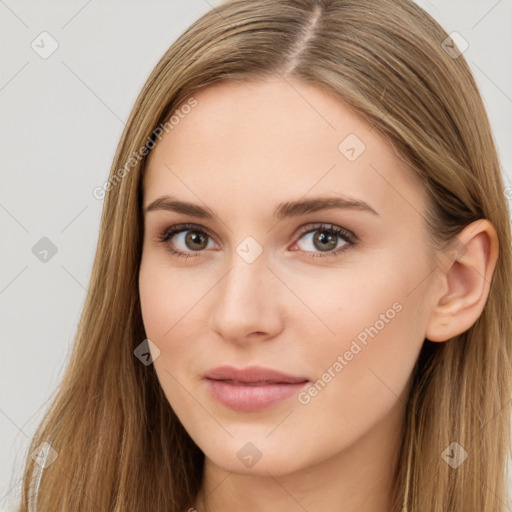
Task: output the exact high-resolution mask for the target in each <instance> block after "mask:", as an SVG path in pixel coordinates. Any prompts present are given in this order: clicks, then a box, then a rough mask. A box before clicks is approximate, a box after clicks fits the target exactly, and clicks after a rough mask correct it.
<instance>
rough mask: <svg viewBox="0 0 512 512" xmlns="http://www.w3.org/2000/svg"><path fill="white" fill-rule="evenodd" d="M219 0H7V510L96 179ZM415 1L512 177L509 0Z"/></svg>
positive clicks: (0, 370)
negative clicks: (464, 79) (440, 33)
mask: <svg viewBox="0 0 512 512" xmlns="http://www.w3.org/2000/svg"><path fill="white" fill-rule="evenodd" d="M218 3H219V2H214V1H211V0H210V1H209V2H207V1H206V0H193V1H192V0H187V1H186V2H185V1H177V0H172V1H170V0H167V1H157V0H151V1H142V0H139V1H134V0H130V1H126V0H123V1H121V0H103V1H99V0H89V1H84V0H73V1H66V2H64V1H60V2H55V1H50V0H46V1H38V2H36V1H35V0H33V1H28V0H17V1H16V0H6V1H3V0H0V15H1V18H0V23H1V29H0V37H1V43H2V44H1V52H2V54H1V63H2V65H1V69H0V73H1V76H0V102H1V107H2V112H1V120H2V122H1V127H0V129H1V136H0V151H1V155H2V173H1V186H0V222H1V233H2V265H1V274H0V306H1V310H0V315H1V318H0V322H1V323H0V325H1V327H2V332H1V339H0V347H1V348H0V460H1V468H0V511H4V512H5V511H10V510H12V504H11V503H12V500H13V498H14V497H15V495H16V493H17V491H18V484H19V477H20V476H21V468H22V465H23V457H24V454H25V450H26V449H27V446H28V441H29V438H30V437H31V436H32V435H33V433H34V432H35V428H36V426H37V424H38V422H39V421H40V420H41V418H42V415H43V412H44V410H45V408H46V406H47V403H46V401H47V400H48V399H49V397H50V395H51V393H53V391H54V390H55V388H56V386H57V384H58V383H59V381H60V379H61V377H62V375H63V370H64V366H65V363H66V361H67V359H68V357H69V354H70V349H71V346H72V343H73V339H74V334H75V331H76V327H77V322H78V318H79V315H80V312H81V309H82V307H83V304H84V299H85V297H86V289H87V286H88V280H89V275H90V271H91V267H92V261H93V256H94V252H95V247H96V240H97V236H98V230H99V220H100V215H101V209H102V205H103V203H102V201H100V200H97V199H95V198H94V197H93V195H92V190H93V189H94V187H96V186H101V185H102V184H103V183H104V182H105V181H106V179H107V178H108V172H109V169H110V165H111V162H112V158H113V156H114V152H115V149H116V145H117V142H118V140H119V138H120V135H121V131H122V128H123V124H124V121H125V120H126V119H127V118H128V114H129V112H130V109H131V107H132V105H133V102H134V101H135V98H136V96H137V94H138V93H139V91H140V89H141V87H142V85H143V83H144V82H145V80H146V78H147V76H148V75H149V73H150V72H151V70H152V69H153V67H154V66H155V64H156V63H157V61H158V59H159V58H160V57H161V55H162V54H163V53H164V52H165V50H166V49H167V48H168V47H169V46H170V45H171V43H172V42H173V41H174V40H175V39H176V38H177V37H178V36H179V35H180V34H181V32H182V31H183V30H184V29H185V28H186V27H187V26H189V25H190V24H191V23H192V22H193V21H194V20H196V19H197V18H198V17H199V16H200V15H202V14H203V13H205V12H206V11H208V10H209V9H210V8H211V7H214V6H215V5H217V4H218ZM417 3H418V4H419V5H421V6H422V7H423V8H424V9H426V10H427V11H428V12H429V13H430V14H431V15H432V16H433V17H434V18H436V19H437V20H438V21H439V22H440V23H441V25H442V26H443V27H444V28H445V30H446V31H447V32H448V33H450V32H452V31H457V32H458V33H460V34H461V35H462V36H463V37H464V39H465V40H466V41H467V42H468V43H469V47H468V49H467V50H466V51H465V52H464V56H465V57H466V59H467V60H468V62H469V64H470V66H471V69H472V70H473V73H474V76H475V78H476V81H477V82H478V85H479V87H480V90H481V92H482V94H483V97H484V101H485V105H486V107H487V110H488V113H489V116H490V119H491V122H492V125H493V129H494V134H495V138H496V141H497V144H498V149H499V152H500V157H501V159H502V165H503V169H504V173H505V179H506V185H507V186H510V185H511V181H512V180H511V177H512V170H511V169H512V165H511V164H512V145H511V143H510V141H511V140H512V139H511V131H512V130H511V127H512V66H511V61H510V49H511V48H512V30H511V29H512V27H511V25H512V0H499V1H495V0H492V1H487V0H478V1H467V0H444V1H443V0H431V1H419V0H418V2H417ZM43 31H47V32H48V33H49V34H51V36H52V37H53V38H54V39H55V40H56V41H57V43H58V45H59V46H58V48H57V50H56V51H55V52H54V53H53V54H52V55H51V56H49V57H48V58H46V59H43V58H41V57H40V56H39V54H38V53H36V51H34V50H33V49H32V47H31V44H32V41H34V40H35V41H36V43H37V44H39V47H41V46H42V44H43V43H41V42H40V40H41V37H39V35H40V34H41V32H43ZM42 37H44V36H42ZM36 43H34V44H36ZM44 45H45V49H48V48H50V46H49V45H50V40H49V39H46V40H45V43H44ZM40 51H42V48H41V49H40ZM510 190H512V188H511V189H509V191H510ZM510 195H512V194H509V197H510ZM42 237H48V238H49V239H50V240H51V241H52V242H53V243H54V244H55V245H56V247H57V249H58V252H57V253H56V254H55V255H54V256H53V257H52V258H49V260H48V261H47V262H46V263H43V262H42V261H40V260H39V259H38V258H36V256H35V255H34V254H33V252H32V247H33V246H34V245H35V244H36V243H37V242H38V241H39V240H40V239H41V238H42Z"/></svg>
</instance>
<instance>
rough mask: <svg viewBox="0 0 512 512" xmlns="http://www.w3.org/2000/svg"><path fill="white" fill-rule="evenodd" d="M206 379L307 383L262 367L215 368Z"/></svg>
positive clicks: (303, 379) (303, 378)
mask: <svg viewBox="0 0 512 512" xmlns="http://www.w3.org/2000/svg"><path fill="white" fill-rule="evenodd" d="M205 378H206V379H213V380H233V381H237V382H276V383H277V382H282V383H287V384H295V383H298V382H306V381H307V380H308V379H307V378H306V377H296V376H294V375H289V374H286V373H283V372H280V371H278V370H273V369H272V368H264V367H262V366H247V367H246V368H240V369H239V368H234V367H233V366H218V367H217V368H213V369H212V370H210V371H209V372H208V373H207V374H206V375H205Z"/></svg>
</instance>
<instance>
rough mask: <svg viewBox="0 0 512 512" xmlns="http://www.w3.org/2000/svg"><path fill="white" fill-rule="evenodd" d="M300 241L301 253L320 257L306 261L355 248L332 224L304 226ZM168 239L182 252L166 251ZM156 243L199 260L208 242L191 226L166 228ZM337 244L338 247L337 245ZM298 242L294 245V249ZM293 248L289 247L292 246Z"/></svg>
mask: <svg viewBox="0 0 512 512" xmlns="http://www.w3.org/2000/svg"><path fill="white" fill-rule="evenodd" d="M300 234H301V239H302V238H304V239H305V240H307V242H306V244H305V245H306V248H305V249H301V250H302V251H303V252H306V253H309V252H315V249H317V250H319V252H320V253H324V254H312V255H310V256H308V257H313V258H318V257H326V256H336V255H337V254H338V253H340V252H344V251H347V250H349V249H351V248H353V247H355V246H356V245H357V241H358V239H357V237H356V236H355V235H354V234H353V233H351V232H350V231H348V230H346V229H345V228H342V227H340V226H336V225H334V224H308V225H306V226H304V227H303V228H301V231H300ZM171 239H172V243H173V245H180V244H181V246H182V249H175V248H174V247H170V246H169V244H168V242H169V241H170V240H171ZM156 241H157V242H159V243H162V244H164V245H165V246H166V249H167V250H168V251H169V252H170V253H171V254H173V255H174V256H178V257H185V258H189V257H196V256H200V255H201V252H203V250H204V249H208V248H210V249H211V247H209V244H208V242H209V241H212V240H211V236H210V235H209V233H208V232H207V231H206V230H205V229H203V228H201V227H200V226H197V225H195V224H176V225H173V226H170V227H168V228H167V229H166V230H165V231H164V232H163V233H162V234H159V235H157V237H156ZM340 242H341V245H340ZM297 243H298V242H296V243H295V244H294V246H296V245H297ZM292 247H293V246H292Z"/></svg>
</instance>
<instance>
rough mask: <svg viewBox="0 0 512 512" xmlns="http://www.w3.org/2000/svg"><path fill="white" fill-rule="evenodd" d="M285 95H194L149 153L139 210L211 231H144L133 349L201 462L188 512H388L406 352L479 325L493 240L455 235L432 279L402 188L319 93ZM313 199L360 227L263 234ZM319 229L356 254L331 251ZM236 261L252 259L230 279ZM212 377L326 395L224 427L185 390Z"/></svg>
mask: <svg viewBox="0 0 512 512" xmlns="http://www.w3.org/2000/svg"><path fill="white" fill-rule="evenodd" d="M288 82H289V83H287V82H286V81H283V80H281V79H273V80H269V81H266V82H258V83H244V84H240V83H238V84H236V83H231V82H227V83H221V84H216V85H213V86H209V87H207V88H205V89H203V90H201V91H200V92H198V93H197V94H195V95H194V98H195V99H196V100H197V106H196V107H195V108H194V109H193V110H192V111H191V112H190V113H189V114H188V115H186V116H184V118H183V119H181V120H180V122H179V124H178V125H177V126H175V128H174V129H173V130H172V131H171V132H170V133H169V134H168V135H166V136H165V137H164V138H163V140H162V141H161V142H159V143H158V145H157V146H156V148H155V149H154V150H152V152H151V155H150V160H149V166H148V168H147V169H146V175H145V180H144V189H143V197H144V202H143V204H144V208H146V207H147V206H148V205H150V204H151V203H153V202H154V201H155V200H156V199H158V198H160V197H162V196H164V195H167V196H171V195H172V196H174V197H173V198H174V199H176V200H180V201H187V202H191V203H194V204H197V205H199V206H201V207H203V208H206V209H207V210H209V211H212V212H213V213H214V217H213V218H211V219H208V218H200V217H195V216H193V215H191V214H190V213H177V212H174V211H168V210H164V209H155V210H151V211H148V212H145V214H144V217H145V224H144V226H145V233H144V245H143V256H142V262H141V270H140V276H139V285H140V294H141V305H142V313H143V319H144V325H145V329H146V334H147V337H148V338H149V339H150V340H152V342H153V343H154V344H155V345H156V346H157V347H158V349H159V350H160V354H159V355H158V356H157V357H156V358H155V361H154V365H155V370H156V372H157V374H158V377H159V380H160V383H161V385H162V388H163V390H164V392H165V394H166V397H167V399H168V400H169V403H170V404H171V405H172V407H173V409H174V410H175V412H176V414H177V415H178V417H179V418H180V421H181V422H182V424H183V425H184V427H185V428H186V430H187V431H188V433H189V434H190V436H191V437H192V439H194V441H195V442H196V444H197V445H198V446H199V447H200V448H201V450H202V451H203V452H204V454H205V471H204V479H203V485H202V488H201V490H200V492H199V494H198V496H197V500H196V502H195V503H194V504H191V506H194V507H195V508H196V509H197V510H199V511H200V512H202V511H222V512H234V511H239V510H244V511H246V512H256V511H257V512H274V511H275V510H288V511H293V512H295V511H297V512H299V511H300V512H303V511H304V510H315V512H328V511H329V512H330V511H332V510H343V511H344V512H360V511H361V510H364V511H365V512H383V511H388V512H392V507H391V492H392V486H393V478H392V474H393V472H394V470H395V467H396V463H397V456H398V450H399V446H400V442H401V439H402V436H403V428H404V413H405V402H406V400H407V396H408V393H409V390H410V376H411V372H412V369H413V366H414V363H415V362H416V359H417V357H418V354H419V351H420V349H421V346H422V344H423V342H424V340H425V338H428V339H430V340H431V341H436V342H442V341H446V340H448V339H450V338H451V337H453V336H455V335H456V334H459V333H461V332H464V331H465V330H467V329H468V328H470V327H471V325H473V324H474V322H475V321H476V320H477V318H478V317H479V315H480V314H481V312H482V310H483V307H484V305H485V301H486V299H487V296H488V291H489V283H490V280H491V277H492V273H493V271H494V267H495V264H496V259H497V254H498V241H497V237H496V232H495V230H494V228H493V227H492V225H491V224H490V223H489V222H488V221H478V222H476V223H473V224H472V225H470V226H468V227H467V228H466V229H465V230H464V231H463V232H462V233H461V234H460V235H459V240H460V247H463V248H464V251H463V254H462V255H461V256H460V259H459V261H455V262H454V263H450V262H449V260H448V259H444V260H443V259H441V260H440V261H444V262H448V263H447V264H445V265H442V264H441V265H437V266H436V262H435V260H434V253H433V250H432V249H431V248H430V247H429V245H428V242H427V238H426V234H425V230H424V225H423V222H424V219H423V215H424V211H425V206H426V193H425V191H424V188H423V186H422V184H421V183H420V182H419V180H418V179H417V177H416V176H415V174H414V172H413V170H412V169H410V168H409V167H408V166H407V165H406V164H405V163H404V162H403V160H402V159H401V158H400V157H398V156H397V154H396V153H395V152H394V151H393V148H392V147H391V146H390V145H389V144H388V142H387V140H386V139H385V138H384V137H382V136H381V135H380V134H379V133H378V132H377V130H375V129H373V128H372V126H371V125H370V124H368V123H367V122H366V121H365V120H364V119H361V118H360V117H356V116H355V115H354V113H353V112H352V111H351V110H350V109H348V108H347V107H346V106H345V105H344V104H343V103H341V102H340V101H339V100H338V99H337V98H335V97H334V96H332V95H331V94H330V93H328V92H326V91H324V90H322V89H320V88H318V87H316V86H313V85H309V84H305V83H303V82H300V81H297V80H288ZM350 134H355V136H356V137H357V139H359V141H361V142H362V143H363V144H364V146H365V147H364V150H363V149H362V146H361V145H360V143H359V142H358V140H357V139H354V138H353V137H352V138H349V139H346V137H347V136H349V135H350ZM345 139H346V140H345ZM344 140H345V142H344V143H343V141H344ZM340 143H341V149H340ZM351 148H354V149H353V150H352V149H351ZM354 157H355V158H354ZM318 196H329V197H341V196H344V197H350V198H354V199H357V200H360V201H364V202H365V203H367V204H368V205H369V206H370V207H371V208H372V209H373V210H374V211H375V213H372V212H371V211H368V210H363V209H356V208H346V209H336V208H328V209H323V210H319V211H316V212H309V213H307V212H306V213H302V214H300V215H298V216H294V217H287V218H283V219H276V218H273V216H272V215H273V212H274V209H275V208H276V207H277V206H278V205H279V204H280V203H282V202H288V201H296V200H308V199H312V198H314V197H318ZM182 223H192V224H194V226H198V227H200V228H202V229H204V230H205V231H206V232H207V233H208V235H207V236H206V237H205V238H204V239H203V240H201V234H200V233H199V234H197V233H196V232H195V231H194V229H189V230H188V231H183V232H181V233H177V234H174V235H173V236H172V237H171V238H170V239H169V240H167V241H166V242H165V243H162V242H158V241H157V240H156V237H157V236H158V235H160V234H162V233H164V232H165V231H166V230H167V228H168V227H169V226H171V225H174V224H182ZM319 225H320V226H319ZM332 225H334V226H339V227H341V228H345V229H346V230H348V231H349V232H350V233H351V234H353V235H355V237H357V243H356V244H355V245H351V244H350V242H349V241H347V239H345V238H343V237H342V236H339V235H336V234H332V233H330V232H329V229H328V228H330V227H331V226H332ZM305 227H307V228H308V229H304V230H303V231H301V228H305ZM326 230H327V231H326ZM322 234H324V236H323V238H322ZM186 235H193V236H192V237H189V238H188V241H187V238H185V237H186ZM194 237H195V238H194ZM247 237H252V239H251V240H250V241H248V240H247ZM329 237H330V238H329ZM315 238H316V241H315ZM191 239H192V240H193V241H197V242H196V244H199V242H204V244H203V246H204V248H201V249H198V248H197V245H190V240H191ZM248 244H249V245H248ZM251 244H252V245H251ZM322 244H323V245H322ZM237 247H239V248H242V249H243V251H240V249H239V252H237ZM258 247H259V248H261V249H262V252H261V254H259V252H258ZM331 247H332V248H331ZM171 248H172V249H174V250H179V251H182V252H184V253H187V254H188V255H189V257H188V258H185V257H177V256H176V255H173V254H171V252H170V251H169V249H171ZM254 251H257V252H254ZM336 251H338V252H336ZM335 252H336V254H335ZM245 254H251V255H255V254H259V255H257V257H256V258H255V259H254V261H251V262H248V261H247V259H246V258H244V257H243V256H244V255H245ZM434 269H435V270H434ZM433 270H434V271H433ZM372 327H373V331H372V329H371V328H372ZM367 329H368V330H369V331H368V330H367ZM375 331H377V333H375ZM368 332H372V334H374V335H373V336H370V335H369V334H368ZM364 333H366V334H367V339H366V344H363V342H362V341H361V339H363V338H364ZM354 341H356V343H357V345H358V346H359V347H360V351H358V352H357V353H355V352H356V351H357V349H356V348H355V345H354V344H353V342H354ZM348 352H351V353H352V356H350V354H348ZM339 356H341V357H342V359H343V361H344V363H343V364H341V362H340V360H339V359H338V357H339ZM337 361H338V363H339V364H338V365H336V364H335V363H336V362H337ZM222 364H229V365H232V366H235V367H237V368H242V367H245V366H248V365H253V364H257V365H260V366H266V367H270V368H273V369H277V370H280V371H283V372H286V373H289V374H292V375H296V376H305V377H306V378H307V379H309V380H310V381H311V383H315V382H317V381H318V380H319V379H320V380H322V382H323V383H324V384H325V386H324V387H322V388H321V389H320V391H317V392H316V393H315V392H314V390H311V389H312V388H311V386H310V387H308V388H306V391H305V392H303V394H302V395H300V396H292V397H291V398H289V399H286V400H284V401H282V402H279V403H277V404H274V405H272V406H270V407H267V408H265V409H263V410H260V411H251V412H241V411H236V410H233V409H230V408H228V407H226V406H224V405H222V404H220V403H219V402H217V401H216V400H214V399H213V398H212V397H211V396H210V394H209V392H208V389H207V386H206V382H205V380H204V379H203V375H204V373H205V372H207V371H208V370H210V369H211V368H214V367H216V366H219V365H222ZM340 365H341V368H342V369H340ZM326 373H327V374H328V375H330V379H329V377H328V376H327V377H326V376H325V374H326ZM248 442H251V443H252V444H253V445H254V446H255V447H256V448H257V451H254V452H253V455H255V454H257V453H259V454H260V455H261V458H260V459H259V460H258V461H257V462H256V463H255V464H254V465H253V466H252V467H248V466H247V465H246V464H244V463H243V462H242V461H241V458H240V457H239V456H238V454H239V453H240V450H241V449H242V450H243V449H246V450H247V449H248V448H247V447H246V443H248ZM244 447H246V448H244ZM250 449H251V450H254V449H253V448H250ZM393 512H394V511H393Z"/></svg>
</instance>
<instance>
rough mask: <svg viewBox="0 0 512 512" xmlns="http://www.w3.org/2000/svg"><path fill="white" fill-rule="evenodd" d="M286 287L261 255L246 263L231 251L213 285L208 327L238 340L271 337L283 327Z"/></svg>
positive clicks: (238, 341)
mask: <svg viewBox="0 0 512 512" xmlns="http://www.w3.org/2000/svg"><path fill="white" fill-rule="evenodd" d="M285 291H286V290H285V287H284V286H283V284H282V283H281V282H280V280H279V279H278V278H277V277H276V275H275V273H274V272H272V270H271V269H270V268H269V267H268V262H267V259H266V258H265V257H264V256H263V255H261V256H260V257H259V258H257V259H256V261H254V262H252V263H248V262H246V261H244V259H242V258H241V257H239V256H238V254H234V256H233V258H232V265H231V267H230V268H229V270H228V272H227V273H226V274H225V275H224V277H223V278H222V279H221V281H220V282H219V283H218V284H217V286H216V287H215V288H214V297H213V298H212V301H213V303H214V304H215V305H214V307H213V310H212V313H211V316H210V325H209V328H210V329H211V330H212V331H213V332H215V333H217V334H218V335H219V336H221V337H222V338H224V339H225V340H227V341H230V342H232V343H238V344H240V343H241V344H243V343H247V342H248V341H250V340H255V339H258V340H265V339H271V338H274V337H275V336H276V335H278V334H279V332H281V330H282V328H283V322H284V316H285V308H284V300H285V299H286V297H285V296H284V292H285Z"/></svg>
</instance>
